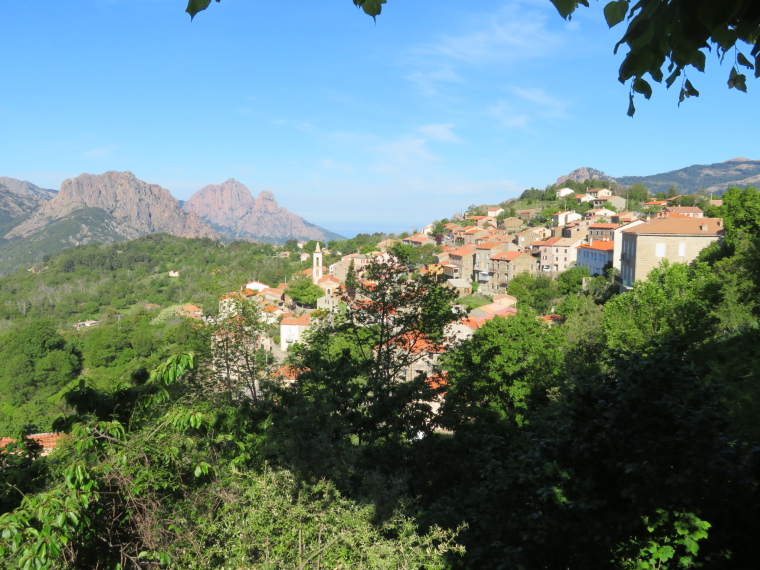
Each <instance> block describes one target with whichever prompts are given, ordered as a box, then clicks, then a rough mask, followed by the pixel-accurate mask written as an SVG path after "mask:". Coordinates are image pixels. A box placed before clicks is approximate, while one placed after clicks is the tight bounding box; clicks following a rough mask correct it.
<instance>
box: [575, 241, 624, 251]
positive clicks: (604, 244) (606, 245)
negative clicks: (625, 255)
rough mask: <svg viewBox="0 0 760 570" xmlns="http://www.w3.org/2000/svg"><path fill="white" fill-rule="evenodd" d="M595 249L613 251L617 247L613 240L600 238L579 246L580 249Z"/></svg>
mask: <svg viewBox="0 0 760 570" xmlns="http://www.w3.org/2000/svg"><path fill="white" fill-rule="evenodd" d="M581 248H583V249H593V250H596V251H613V250H614V249H615V242H614V241H611V240H601V239H598V240H596V241H593V242H591V243H584V244H581V245H579V246H578V249H581Z"/></svg>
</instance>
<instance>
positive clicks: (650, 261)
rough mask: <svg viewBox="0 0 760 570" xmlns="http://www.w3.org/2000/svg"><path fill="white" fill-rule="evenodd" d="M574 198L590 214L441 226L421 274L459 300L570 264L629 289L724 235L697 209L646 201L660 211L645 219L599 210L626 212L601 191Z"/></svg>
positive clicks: (716, 221)
mask: <svg viewBox="0 0 760 570" xmlns="http://www.w3.org/2000/svg"><path fill="white" fill-rule="evenodd" d="M566 190H569V189H566ZM562 192H563V191H562V190H561V191H560V192H559V193H560V194H561V193H562ZM570 192H572V191H570ZM573 198H574V199H575V200H578V201H591V200H593V203H594V208H592V209H590V210H588V211H586V212H585V213H584V214H580V213H578V212H575V211H572V210H567V211H562V212H558V213H556V214H554V215H553V216H552V220H551V223H550V224H548V225H546V226H536V227H528V225H527V222H528V220H530V219H531V218H532V217H533V216H535V215H537V213H538V211H536V210H524V211H518V212H517V216H516V217H511V218H506V219H504V220H497V218H495V217H493V216H471V217H469V218H467V219H466V220H465V221H466V222H469V225H461V224H457V223H450V224H447V225H446V226H445V234H444V241H443V245H442V247H443V253H441V254H439V255H438V263H437V264H435V265H433V266H429V267H428V271H434V272H440V273H443V274H444V275H445V276H446V277H447V278H448V279H449V280H450V282H451V284H452V285H453V286H455V287H456V288H457V289H458V290H459V291H460V292H461V294H463V295H465V294H468V293H470V292H471V290H472V284H473V283H477V288H478V291H479V292H481V293H486V294H498V293H503V292H505V291H506V288H507V286H508V284H509V282H510V281H511V280H512V279H513V278H514V277H515V276H516V275H519V274H521V273H525V272H527V273H529V274H547V275H551V276H555V275H557V274H559V273H562V272H563V271H566V270H567V269H569V268H570V267H571V266H581V267H586V268H588V270H589V273H590V274H591V275H592V276H593V275H605V274H606V272H607V270H609V269H614V270H615V274H616V279H617V280H618V282H619V283H620V285H621V286H622V287H623V288H630V287H631V286H632V285H633V283H634V282H635V281H637V280H643V279H645V278H646V275H647V274H648V273H649V272H650V271H651V270H652V269H653V268H654V267H656V266H658V265H659V264H660V262H661V261H662V260H663V259H667V260H669V261H671V262H690V261H693V260H694V259H695V258H696V256H697V255H698V254H699V252H700V251H701V250H702V249H704V248H705V247H707V246H708V245H710V244H711V243H712V242H714V241H716V240H717V239H719V238H720V236H721V235H722V234H723V222H722V220H721V219H720V218H705V217H704V213H703V212H702V210H701V209H699V208H696V207H677V206H669V205H668V202H667V201H658V202H650V203H647V204H646V205H647V206H650V205H655V206H660V207H662V209H661V210H660V211H659V212H658V213H657V214H656V216H655V217H654V218H652V219H648V218H642V217H640V216H639V215H638V214H636V213H635V212H630V211H621V212H616V211H613V210H610V209H607V208H605V204H612V205H613V206H615V208H616V209H621V210H622V209H623V208H624V206H625V199H624V198H621V197H619V196H613V195H612V194H611V192H610V191H609V190H606V189H597V190H591V191H589V193H588V194H583V195H573ZM616 200H617V202H616ZM620 200H622V201H623V202H621V203H618V202H619V201H620ZM621 206H622V207H621ZM425 237H428V236H425V235H424V234H418V235H416V236H411V238H408V239H407V240H405V243H410V244H415V243H416V244H421V243H423V240H424V238H425ZM428 239H429V237H428Z"/></svg>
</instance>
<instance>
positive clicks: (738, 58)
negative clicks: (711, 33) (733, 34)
mask: <svg viewBox="0 0 760 570" xmlns="http://www.w3.org/2000/svg"><path fill="white" fill-rule="evenodd" d="M736 61H737V62H738V63H739V65H743V66H744V67H746V68H749V69H755V66H754V65H752V62H750V60H748V59H747V56H745V55H744V54H743V53H742V52H739V53H738V55H737V56H736Z"/></svg>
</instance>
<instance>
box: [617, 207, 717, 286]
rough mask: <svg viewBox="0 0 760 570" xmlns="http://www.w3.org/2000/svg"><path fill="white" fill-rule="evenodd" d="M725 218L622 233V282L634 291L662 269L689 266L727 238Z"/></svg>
mask: <svg viewBox="0 0 760 570" xmlns="http://www.w3.org/2000/svg"><path fill="white" fill-rule="evenodd" d="M723 232H724V228H723V219H722V218H662V219H655V220H652V221H650V222H647V223H643V224H639V225H636V226H634V227H630V228H624V229H623V230H622V231H621V234H620V235H621V258H620V280H621V283H622V285H623V287H626V288H630V287H632V286H633V284H634V283H635V282H636V281H641V280H644V279H646V276H647V274H648V273H649V272H650V271H651V270H652V269H654V268H655V267H657V266H658V265H660V263H661V262H662V260H663V259H667V260H668V261H670V262H672V263H689V262H691V261H694V259H696V257H697V255H699V252H700V251H702V250H703V249H704V248H706V247H707V246H708V245H710V244H711V243H713V242H714V241H717V240H718V239H720V238H721V237H722V236H723Z"/></svg>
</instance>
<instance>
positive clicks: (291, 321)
mask: <svg viewBox="0 0 760 570" xmlns="http://www.w3.org/2000/svg"><path fill="white" fill-rule="evenodd" d="M280 324H283V325H295V326H299V327H308V326H309V325H310V324H311V315H309V313H304V314H303V315H300V316H298V317H285V318H284V319H282V322H281V323H280Z"/></svg>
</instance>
